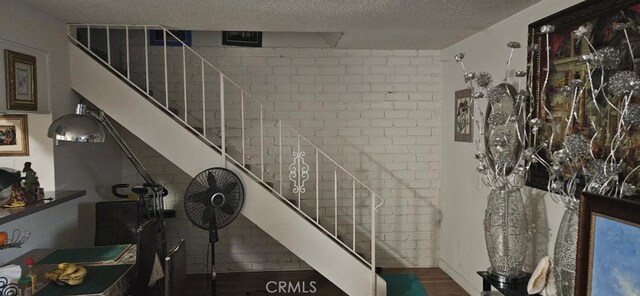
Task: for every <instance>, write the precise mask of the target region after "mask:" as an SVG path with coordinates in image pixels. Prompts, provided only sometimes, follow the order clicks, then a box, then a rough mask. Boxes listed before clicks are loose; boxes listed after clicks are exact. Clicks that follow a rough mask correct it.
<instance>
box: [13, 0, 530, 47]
mask: <svg viewBox="0 0 640 296" xmlns="http://www.w3.org/2000/svg"><path fill="white" fill-rule="evenodd" d="M538 1H539V0H182V1H178V0H146V1H142V0H128V1H126V0H82V1H78V0H55V1H44V0H22V1H21V2H22V3H24V4H26V5H27V6H30V7H32V8H35V9H38V10H41V11H44V12H46V13H49V14H52V15H53V16H54V17H56V18H58V19H60V20H62V21H64V22H67V23H105V24H161V25H165V26H169V27H174V28H180V29H192V30H211V31H222V30H235V31H244V30H246V31H279V32H342V33H344V35H342V38H341V39H340V40H339V41H338V43H337V45H336V46H337V47H339V48H371V49H443V48H445V47H447V46H449V45H451V44H453V43H455V42H457V41H460V40H462V39H464V38H466V37H468V36H470V35H472V34H474V33H476V32H479V31H481V30H482V29H484V28H487V27H488V26H490V25H492V24H495V23H497V22H499V21H500V20H502V19H504V18H506V17H508V16H509V15H511V14H513V13H515V12H518V11H520V10H522V9H524V8H526V7H529V6H530V5H532V4H534V3H536V2H538Z"/></svg>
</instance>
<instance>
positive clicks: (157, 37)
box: [149, 30, 191, 46]
mask: <svg viewBox="0 0 640 296" xmlns="http://www.w3.org/2000/svg"><path fill="white" fill-rule="evenodd" d="M169 32H171V34H173V35H174V36H175V37H178V39H176V38H175V37H173V36H171V34H169V33H167V46H182V43H184V44H186V45H187V46H191V31H185V30H170V31H169ZM164 35H165V33H164V30H149V45H151V46H164ZM180 41H182V42H180Z"/></svg>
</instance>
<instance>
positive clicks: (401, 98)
mask: <svg viewBox="0 0 640 296" xmlns="http://www.w3.org/2000/svg"><path fill="white" fill-rule="evenodd" d="M195 50H196V51H198V52H199V53H200V54H202V55H203V56H204V57H205V58H206V59H207V60H209V61H210V62H211V63H212V64H213V65H215V66H216V67H219V68H220V69H221V70H222V72H223V73H225V74H226V75H228V76H229V77H230V78H231V79H233V80H234V81H235V82H237V83H238V84H239V85H240V86H242V87H243V88H244V89H245V90H247V92H248V93H249V94H250V95H251V97H252V98H254V99H255V100H257V101H259V102H261V103H262V104H264V105H265V110H268V111H275V114H276V115H277V116H278V117H279V118H280V119H282V120H283V121H284V122H286V124H287V125H288V126H290V127H291V128H293V129H296V130H297V131H299V132H300V133H301V134H302V135H304V136H305V137H306V138H307V139H309V140H310V141H311V142H313V143H314V144H316V145H317V146H318V147H319V148H320V149H322V150H323V151H325V152H326V154H327V155H328V156H330V157H331V158H333V159H334V160H336V161H337V162H338V163H340V164H341V165H342V166H344V167H345V168H346V169H347V170H349V171H350V172H351V173H353V174H354V175H355V176H356V177H357V178H359V179H360V180H362V181H363V182H364V183H365V184H367V185H368V186H370V187H371V188H373V189H374V190H375V191H376V192H377V193H379V194H380V195H381V196H383V197H384V198H385V199H386V205H385V206H384V207H382V208H381V209H380V216H379V217H380V218H379V223H378V226H377V229H378V233H377V236H378V239H379V242H378V244H377V252H378V256H377V262H378V264H379V265H380V266H436V265H437V259H438V250H437V248H438V242H437V239H438V228H439V226H438V225H439V216H438V214H439V210H438V199H439V187H440V115H439V113H440V111H441V108H442V106H441V85H442V74H441V73H442V70H441V66H440V61H439V60H440V56H439V54H440V53H439V52H438V51H418V50H394V51H389V50H341V49H326V48H235V47H196V48H195ZM142 53H143V47H139V46H138V47H132V48H131V65H132V66H131V72H132V77H134V80H138V81H139V82H142V81H144V75H145V74H144V55H143V54H142ZM168 54H169V57H168V67H167V69H168V70H169V75H168V81H169V97H170V106H171V107H172V108H174V109H175V110H177V112H178V115H179V116H184V111H185V107H184V82H183V77H184V75H183V74H184V73H183V66H182V50H181V49H180V48H169V49H168ZM150 55H151V57H150V64H151V65H152V66H150V69H151V74H150V80H151V86H152V89H153V92H154V97H156V98H157V99H158V100H159V101H160V102H164V100H165V92H164V73H163V63H162V59H163V56H162V48H161V47H151V48H150ZM185 60H186V62H187V67H186V69H187V73H186V77H187V106H188V108H186V109H187V111H188V112H187V114H188V121H189V122H190V123H191V124H192V125H193V126H196V127H199V128H202V110H201V108H200V107H197V106H200V102H201V100H202V85H201V82H200V81H202V77H201V69H200V62H199V60H197V59H196V58H195V56H192V55H190V54H187V55H186V57H185ZM218 79H219V77H218V76H217V75H216V74H215V73H214V72H213V71H209V70H207V71H206V74H205V81H206V90H205V94H206V97H207V100H208V102H210V103H207V104H208V105H207V107H206V112H205V113H206V115H205V116H206V118H207V119H206V122H207V126H206V130H207V132H208V134H209V137H210V139H211V140H212V142H214V143H219V140H218V139H217V135H218V134H219V127H220V124H219V119H218V118H219V116H220V112H219V111H220V109H219V103H218V102H219V101H218V100H219V95H218V93H219V90H218V89H219V88H218V84H219V83H218ZM140 84H141V85H142V83H140ZM245 96H246V95H245ZM239 98H240V91H239V90H238V89H236V88H234V87H232V86H231V84H228V83H227V84H226V85H225V111H226V117H227V121H226V126H227V136H229V137H230V138H229V140H228V141H229V146H231V149H234V150H236V151H241V150H242V149H241V146H242V137H241V133H240V126H241V123H240V120H239V118H240V113H239V111H240V108H239V106H240V104H239ZM245 110H246V111H245V128H246V131H245V139H244V142H245V150H246V161H247V162H248V163H253V165H252V168H251V169H252V171H253V172H254V173H255V174H256V175H258V176H259V175H260V171H261V167H260V165H259V164H260V133H259V131H260V130H259V107H258V105H257V104H255V103H252V102H251V100H249V98H248V97H245ZM263 126H264V127H263V128H264V129H263V135H264V138H263V141H264V144H265V146H264V147H265V152H264V156H263V159H264V162H265V165H264V170H265V171H267V173H266V174H265V178H266V179H271V180H272V181H273V182H274V187H276V188H279V185H280V184H279V182H278V180H279V172H278V166H279V151H278V147H277V146H276V145H275V144H277V143H278V139H279V137H278V135H279V130H278V121H277V119H276V118H275V117H273V116H272V115H269V114H268V113H265V115H263ZM283 130H284V131H283V155H285V156H284V157H283V161H282V162H283V164H284V166H283V171H284V179H285V180H286V181H285V182H283V191H284V192H285V193H284V194H283V195H285V196H286V197H287V198H292V199H295V198H297V194H293V193H292V192H290V191H289V190H291V188H292V187H293V185H292V182H290V181H288V180H287V174H288V164H289V163H291V161H292V160H293V159H292V156H291V152H294V151H297V138H296V137H295V136H293V133H291V132H290V131H289V129H288V128H287V127H285V128H284V129H283ZM127 140H128V141H130V142H132V143H134V144H132V146H134V149H136V153H139V154H140V155H141V159H142V162H143V163H144V164H145V165H147V166H148V168H149V170H150V172H151V173H152V174H153V175H154V177H157V179H159V180H160V181H161V182H163V183H166V184H167V186H168V187H169V190H170V191H171V195H170V196H169V198H168V199H167V205H168V207H171V208H174V207H175V208H177V209H178V212H179V217H178V219H174V220H170V221H169V222H168V231H169V236H170V239H171V240H172V241H175V240H176V239H177V238H178V237H184V238H186V239H187V241H188V244H189V249H188V252H189V272H191V273H193V272H204V268H205V266H206V262H207V261H206V257H205V256H206V243H207V241H208V238H207V233H206V231H203V230H200V229H197V228H195V227H193V226H192V225H191V223H190V222H189V221H188V220H187V219H186V218H185V217H184V215H183V214H182V206H181V203H182V195H183V192H184V188H186V185H187V184H188V182H189V180H190V177H189V176H187V175H186V174H185V173H184V172H182V171H181V170H179V169H178V168H177V167H176V166H175V165H173V164H171V163H170V162H168V161H167V160H166V159H164V158H162V156H160V155H159V154H157V153H156V152H155V151H153V150H152V149H150V148H149V147H147V146H146V145H145V144H144V143H142V142H140V141H139V140H137V138H135V137H134V136H132V135H130V134H128V135H127ZM301 151H305V152H306V156H305V161H306V162H307V163H308V164H309V165H310V169H311V172H313V171H314V170H315V166H316V165H317V164H316V163H315V158H314V154H315V149H314V147H313V146H310V145H308V144H306V143H305V142H304V140H303V141H302V144H301ZM123 161H124V162H126V160H123ZM319 163H320V164H319V172H320V174H319V180H318V184H320V188H319V190H320V191H321V192H320V194H319V197H320V206H319V208H320V211H319V214H320V220H321V222H320V223H321V224H322V225H323V226H325V227H327V228H328V229H334V227H335V224H334V222H333V221H334V218H335V217H334V215H333V212H334V205H335V202H334V199H333V198H334V195H333V178H334V167H335V166H334V165H332V164H331V163H330V161H329V160H328V158H327V157H324V156H322V154H321V155H320V159H319ZM123 167H124V168H125V173H124V174H123V175H124V178H125V180H130V179H132V178H136V177H135V171H133V168H130V166H128V165H127V164H125V163H123ZM314 177H315V176H312V177H311V178H310V180H309V181H308V182H307V184H306V187H307V191H306V193H305V194H303V195H302V196H301V199H302V207H303V208H304V209H303V210H304V211H305V212H306V213H308V214H309V215H310V216H312V217H315V191H316V190H315V187H314V186H315V185H314V183H315V179H314ZM338 179H339V181H338V188H339V190H338V191H339V200H338V216H339V219H338V229H339V230H338V232H339V233H340V234H341V237H342V238H343V240H345V242H346V243H347V244H348V245H351V237H352V235H353V233H352V230H351V221H352V220H353V219H354V217H352V216H351V215H352V214H351V213H352V200H351V198H352V195H351V193H352V191H351V190H352V189H351V186H352V182H351V178H350V177H349V176H348V175H347V174H345V173H342V172H339V173H338ZM356 202H357V205H356V207H357V212H356V217H355V220H356V221H357V223H356V224H357V226H358V228H357V230H356V242H357V244H356V245H357V249H358V251H360V252H362V253H364V254H365V257H368V253H369V252H370V250H369V248H370V247H369V237H368V234H367V233H368V231H369V229H370V223H367V221H370V220H369V219H370V217H369V212H368V206H369V198H368V194H367V193H366V190H364V189H362V187H361V186H357V193H356ZM274 215H277V214H276V213H274ZM217 246H219V248H218V252H217V261H218V269H219V270H222V271H227V270H228V271H236V270H285V269H305V268H308V266H306V265H305V264H304V263H303V262H302V261H301V260H299V259H298V258H296V257H295V256H294V255H292V254H291V253H289V252H288V251H287V250H286V249H285V248H284V247H282V246H281V245H279V244H278V243H277V242H276V241H274V240H273V239H272V238H270V237H269V236H268V235H267V234H265V233H264V232H263V231H261V230H260V229H259V228H258V227H257V226H255V225H252V224H251V222H249V221H248V220H246V219H244V218H242V217H240V218H239V219H238V220H236V221H234V223H232V224H231V225H230V226H229V227H227V228H225V229H223V230H222V231H221V242H220V244H219V245H217Z"/></svg>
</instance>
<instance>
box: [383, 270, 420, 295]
mask: <svg viewBox="0 0 640 296" xmlns="http://www.w3.org/2000/svg"><path fill="white" fill-rule="evenodd" d="M380 276H381V277H382V278H383V279H384V280H385V281H387V296H427V291H425V290H424V288H423V287H422V283H420V280H419V279H418V277H416V275H415V274H388V273H383V274H381V275H380Z"/></svg>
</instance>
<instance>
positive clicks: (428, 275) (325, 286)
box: [184, 268, 469, 296]
mask: <svg viewBox="0 0 640 296" xmlns="http://www.w3.org/2000/svg"><path fill="white" fill-rule="evenodd" d="M384 272H385V273H413V274H415V275H416V276H417V277H418V278H419V279H420V282H422V286H424V288H425V290H427V293H428V294H429V296H468V295H469V294H467V293H466V292H465V291H464V290H463V289H462V288H461V287H460V286H459V285H458V284H456V282H454V281H453V280H452V279H451V278H450V277H449V276H448V275H447V274H445V273H444V272H443V271H442V270H441V269H439V268H385V269H384ZM207 278H208V277H207V276H206V275H189V277H188V280H187V288H186V291H185V294H184V295H185V296H205V295H211V294H210V292H207V291H208V290H207V282H208V280H207ZM270 281H275V282H278V281H285V282H293V283H294V284H295V283H297V282H300V283H305V287H304V288H306V289H305V290H306V292H307V293H301V294H284V293H271V294H270V293H268V292H267V283H269V282H270ZM311 281H315V285H314V287H315V293H310V292H312V291H313V289H312V287H311V286H310V283H311ZM275 285H276V284H274V283H272V284H270V286H269V289H270V290H273V289H275V287H276V286H275ZM300 288H301V289H302V288H303V287H302V286H301V287H300ZM216 291H217V292H218V293H217V295H218V296H254V295H256V296H257V295H317V296H341V295H346V294H345V293H343V292H342V291H340V289H338V288H337V287H336V286H335V285H333V284H332V283H331V282H329V281H328V280H327V279H325V278H324V277H323V276H321V275H320V274H319V273H317V272H315V271H283V272H240V273H223V274H218V279H217V289H216ZM389 296H393V295H389Z"/></svg>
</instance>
